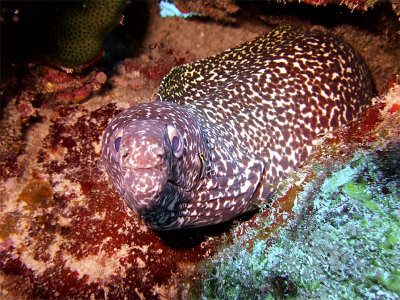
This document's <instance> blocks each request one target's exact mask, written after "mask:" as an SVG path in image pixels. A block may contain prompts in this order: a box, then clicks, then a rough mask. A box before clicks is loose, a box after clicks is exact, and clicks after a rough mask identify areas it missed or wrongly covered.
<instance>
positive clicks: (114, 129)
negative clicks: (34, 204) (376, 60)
mask: <svg viewBox="0 0 400 300" xmlns="http://www.w3.org/2000/svg"><path fill="white" fill-rule="evenodd" d="M372 96H373V88H372V82H371V78H370V73H369V71H368V68H367V67H366V65H365V63H364V61H363V60H362V58H361V57H360V56H359V55H358V54H357V53H356V52H355V50H354V49H353V48H352V47H351V46H349V45H348V44H347V43H345V42H343V41H341V40H340V39H339V38H337V37H334V36H332V35H329V34H324V33H321V32H313V31H312V32H304V31H301V30H298V29H295V28H293V27H291V26H282V27H278V28H276V29H274V30H272V31H271V32H269V33H266V34H263V35H261V36H259V37H257V38H255V39H253V40H250V41H249V42H246V43H244V44H242V45H240V46H238V47H236V48H233V49H229V50H227V51H225V52H222V53H220V54H218V55H215V56H212V57H209V58H206V59H202V60H199V61H197V62H192V63H189V64H185V65H182V66H179V67H176V68H174V69H172V71H171V72H170V73H169V74H168V75H167V76H166V77H165V78H164V79H163V81H162V84H161V87H160V89H159V92H158V95H157V99H156V100H157V101H155V102H152V103H144V104H138V105H135V106H133V107H131V108H129V109H127V110H125V111H123V112H121V113H120V114H119V115H117V116H116V117H115V118H114V119H113V120H112V122H111V123H110V124H109V125H108V127H107V129H106V131H105V134H104V140H103V147H102V158H103V161H104V164H105V167H106V170H107V173H108V174H109V178H110V179H111V181H112V183H113V184H114V186H115V188H116V189H117V191H118V192H119V193H120V194H121V196H122V197H123V198H124V201H125V203H126V204H127V206H129V207H130V208H131V209H132V210H133V211H134V212H135V213H136V214H138V215H139V216H140V217H141V218H142V219H143V220H144V221H145V222H146V223H147V224H148V226H150V227H151V228H153V229H156V230H169V229H177V228H183V227H200V226H206V225H212V224H217V223H220V222H223V221H227V220H230V219H232V218H234V217H235V216H238V215H240V214H243V213H244V212H247V211H251V210H254V209H255V208H257V205H261V204H263V203H266V202H267V201H268V200H269V199H270V198H271V195H272V194H273V193H274V192H276V191H274V189H273V188H272V187H273V186H277V185H278V183H279V182H281V181H282V179H284V178H285V176H287V175H288V173H289V172H290V171H291V170H293V169H294V168H296V166H298V165H299V164H300V163H301V162H304V160H305V159H306V158H307V156H308V155H309V154H310V152H311V148H312V141H313V140H314V139H315V138H316V137H317V136H318V135H320V134H323V133H325V132H327V131H329V130H332V129H334V128H337V127H338V126H340V125H342V124H345V123H348V122H350V121H352V120H354V119H355V118H357V117H358V116H359V115H360V113H361V112H362V111H363V109H364V108H365V107H366V106H367V105H368V104H369V103H370V100H371V98H372Z"/></svg>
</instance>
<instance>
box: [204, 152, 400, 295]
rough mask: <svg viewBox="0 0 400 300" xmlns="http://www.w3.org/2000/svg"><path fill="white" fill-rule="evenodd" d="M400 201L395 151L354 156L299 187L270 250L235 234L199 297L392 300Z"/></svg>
mask: <svg viewBox="0 0 400 300" xmlns="http://www.w3.org/2000/svg"><path fill="white" fill-rule="evenodd" d="M325 171H326V174H329V172H328V170H325ZM329 171H330V170H329ZM399 199H400V150H399V149H396V148H394V149H392V150H387V151H386V152H385V153H382V152H380V153H373V152H363V153H359V154H357V155H355V156H354V157H353V158H352V159H350V160H349V161H348V163H347V164H346V165H345V166H343V167H342V168H341V169H340V170H338V171H335V172H333V173H332V174H331V175H330V176H329V177H327V178H326V179H325V180H324V181H323V183H322V185H320V186H316V183H313V182H310V183H308V184H307V185H306V186H305V188H304V190H303V192H301V193H300V194H299V195H298V199H297V203H298V204H297V206H296V207H295V208H294V210H295V212H296V215H297V218H294V219H293V221H291V222H290V223H289V224H288V225H287V226H286V227H285V228H282V229H281V230H280V231H279V233H278V234H277V235H276V239H275V240H274V243H273V244H272V245H269V246H268V247H267V242H266V241H264V240H253V245H254V246H253V247H252V248H250V249H249V247H247V245H246V244H245V243H243V241H244V240H245V239H244V238H243V237H241V238H237V239H235V238H234V241H233V244H232V245H230V246H227V247H225V248H223V249H222V250H221V251H220V253H219V255H217V256H216V257H214V259H213V261H212V263H211V268H210V269H211V271H209V272H208V274H207V275H206V279H205V280H204V282H203V294H202V298H203V299H277V298H278V299H279V298H289V299H291V298H293V299H305V298H317V299H345V298H347V299H399V298H400V200H399ZM264 221H265V220H264ZM259 223H262V221H261V220H260V221H259ZM264 224H265V223H264ZM258 230H262V229H258ZM249 236H256V235H255V234H254V232H249V233H248V236H247V237H246V238H248V237H249Z"/></svg>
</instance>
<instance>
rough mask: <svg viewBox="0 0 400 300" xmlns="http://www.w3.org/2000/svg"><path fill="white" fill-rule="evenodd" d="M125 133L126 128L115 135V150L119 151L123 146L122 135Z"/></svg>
mask: <svg viewBox="0 0 400 300" xmlns="http://www.w3.org/2000/svg"><path fill="white" fill-rule="evenodd" d="M123 135H124V130H120V131H119V132H118V134H117V135H116V137H115V140H114V149H115V151H117V152H119V149H120V148H121V141H122V136H123Z"/></svg>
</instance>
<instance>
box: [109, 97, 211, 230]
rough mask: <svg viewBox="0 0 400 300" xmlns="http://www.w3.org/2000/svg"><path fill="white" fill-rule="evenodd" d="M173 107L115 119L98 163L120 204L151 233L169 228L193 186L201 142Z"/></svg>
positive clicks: (146, 108) (137, 110) (137, 109)
mask: <svg viewBox="0 0 400 300" xmlns="http://www.w3.org/2000/svg"><path fill="white" fill-rule="evenodd" d="M188 118H191V116H189V115H187V112H185V111H184V110H182V109H180V108H179V107H178V106H176V105H173V104H167V103H162V104H161V105H160V103H148V104H141V105H136V106H133V107H132V108H130V109H128V110H125V111H123V112H122V113H121V114H119V115H118V116H117V117H116V118H115V119H114V120H113V121H112V122H111V123H110V124H109V126H108V127H107V129H106V132H105V135H104V140H103V161H104V163H105V166H106V169H107V172H108V174H109V176H110V178H111V181H112V183H113V184H114V186H115V187H116V188H117V190H118V191H119V193H120V194H121V195H122V196H123V198H124V200H125V203H126V204H127V205H128V206H129V207H130V208H131V209H132V210H133V211H135V212H136V213H137V214H138V215H140V216H141V217H143V219H144V220H145V221H146V223H148V224H149V225H150V226H151V227H153V228H162V227H163V226H167V225H168V226H172V225H171V224H173V223H174V220H176V219H177V218H178V216H179V214H180V212H181V211H182V210H183V209H184V208H185V201H184V199H185V194H186V193H187V192H188V191H190V190H191V189H193V188H194V187H195V185H196V184H197V181H198V178H199V174H200V173H201V172H202V164H201V161H200V160H199V158H198V155H196V153H198V152H199V151H204V149H205V147H206V146H205V140H204V136H202V132H201V130H199V129H198V128H197V126H196V121H195V120H193V122H189V123H190V125H188V124H187V123H186V122H185V123H184V122H183V120H187V119H188Z"/></svg>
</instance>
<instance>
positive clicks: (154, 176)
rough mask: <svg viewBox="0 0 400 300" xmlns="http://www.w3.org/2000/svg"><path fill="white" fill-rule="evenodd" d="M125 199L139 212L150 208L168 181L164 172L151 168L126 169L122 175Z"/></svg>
mask: <svg viewBox="0 0 400 300" xmlns="http://www.w3.org/2000/svg"><path fill="white" fill-rule="evenodd" d="M123 181H124V187H125V190H126V192H125V195H126V196H125V197H124V198H125V201H126V202H127V204H128V206H129V207H131V208H132V209H133V210H134V211H136V212H137V213H139V214H142V213H143V212H144V211H148V210H151V209H152V207H153V206H154V205H155V204H156V203H157V201H158V200H159V198H160V195H161V194H162V192H163V190H164V189H165V185H166V184H167V182H168V179H167V177H166V176H165V174H164V172H162V171H160V170H157V169H154V168H151V169H135V170H127V171H126V172H125V175H124V179H123Z"/></svg>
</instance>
